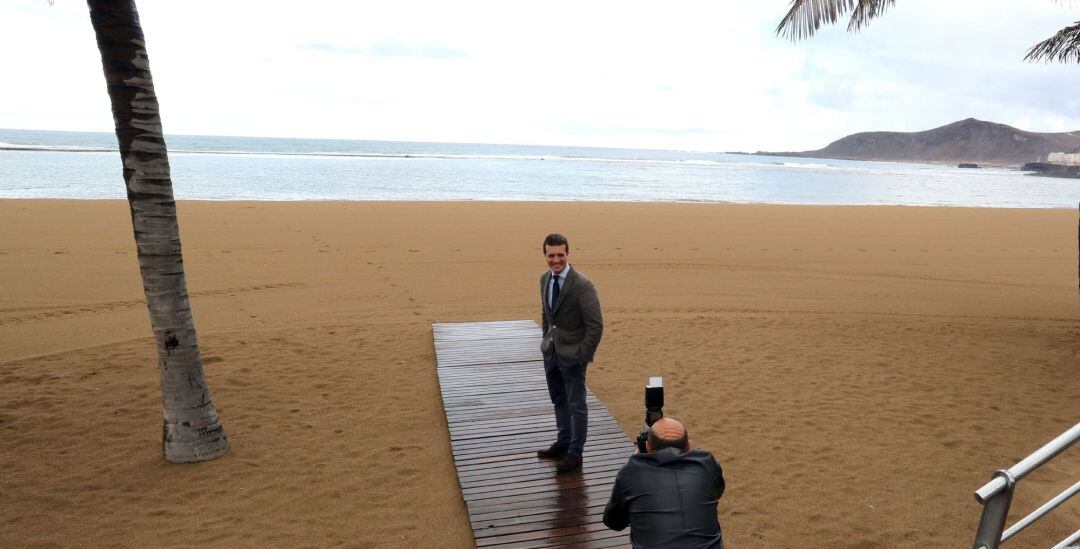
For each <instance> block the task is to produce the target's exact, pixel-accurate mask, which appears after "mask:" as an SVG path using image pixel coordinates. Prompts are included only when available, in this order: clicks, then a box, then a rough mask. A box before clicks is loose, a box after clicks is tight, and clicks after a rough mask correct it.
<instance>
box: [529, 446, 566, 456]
mask: <svg viewBox="0 0 1080 549" xmlns="http://www.w3.org/2000/svg"><path fill="white" fill-rule="evenodd" d="M565 456H566V447H565V446H559V445H558V444H552V445H551V447H550V448H546V449H544V450H538V451H537V452H536V457H538V458H540V459H562V458H563V457H565Z"/></svg>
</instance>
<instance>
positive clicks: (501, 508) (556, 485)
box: [432, 320, 634, 547]
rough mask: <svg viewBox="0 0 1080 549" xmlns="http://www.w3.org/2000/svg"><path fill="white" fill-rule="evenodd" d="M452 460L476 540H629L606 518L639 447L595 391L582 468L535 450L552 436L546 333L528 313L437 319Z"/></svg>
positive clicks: (543, 543) (512, 543) (551, 543)
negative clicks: (615, 487) (566, 468)
mask: <svg viewBox="0 0 1080 549" xmlns="http://www.w3.org/2000/svg"><path fill="white" fill-rule="evenodd" d="M432 332H433V334H434V339H435V357H436V361H437V363H438V370H437V373H438V377H439V386H440V388H441V391H442V400H443V413H444V414H445V415H446V420H447V429H448V430H449V432H450V446H451V449H452V450H453V453H454V466H455V469H456V470H457V474H458V481H459V484H460V486H461V492H462V498H463V499H464V500H465V503H466V506H467V507H468V511H469V520H470V522H471V524H472V528H473V536H474V539H475V540H476V542H477V546H478V547H556V546H574V547H626V546H629V544H630V540H629V533H628V532H626V531H624V532H613V531H611V530H608V529H607V528H605V527H604V525H603V524H602V523H601V521H600V519H601V515H602V513H603V506H604V504H605V503H606V502H607V498H608V496H609V495H610V492H611V485H612V483H613V482H614V479H615V474H616V473H617V472H618V470H619V468H620V467H622V465H623V464H625V463H626V460H627V458H629V456H630V455H631V454H632V453H633V450H634V449H633V445H632V444H631V443H630V441H629V440H628V439H627V437H626V434H625V433H624V432H623V431H622V429H621V428H620V427H619V425H618V423H617V422H616V421H615V419H614V418H613V417H612V416H611V414H610V413H609V412H608V411H607V408H605V407H604V404H603V402H601V401H600V400H599V399H597V398H596V396H595V395H593V394H592V392H591V391H589V392H588V393H587V395H586V401H587V402H588V405H589V437H588V441H587V442H586V444H585V455H584V463H583V467H582V469H581V471H575V472H572V473H564V474H559V473H557V472H556V471H555V463H554V461H551V460H542V459H539V458H538V457H537V456H536V451H537V450H539V449H540V448H543V447H546V446H547V445H548V444H550V443H551V441H552V440H554V438H555V418H554V413H553V410H552V406H551V401H550V400H549V399H548V395H547V382H546V380H545V378H544V362H543V357H541V356H540V330H539V327H538V326H537V325H536V323H535V322H533V321H531V320H521V321H500V322H476V323H464V324H445V323H440V324H434V325H433V326H432Z"/></svg>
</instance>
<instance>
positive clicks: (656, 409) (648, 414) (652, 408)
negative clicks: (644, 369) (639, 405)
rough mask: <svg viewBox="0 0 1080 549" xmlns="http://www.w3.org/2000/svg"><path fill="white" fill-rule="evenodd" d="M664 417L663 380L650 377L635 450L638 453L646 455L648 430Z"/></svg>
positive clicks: (646, 387)
mask: <svg viewBox="0 0 1080 549" xmlns="http://www.w3.org/2000/svg"><path fill="white" fill-rule="evenodd" d="M662 417H664V378H662V377H650V378H649V384H648V385H646V386H645V426H644V427H642V428H641V432H640V433H638V436H637V439H636V440H635V442H636V443H637V449H638V452H639V453H642V454H644V453H647V452H648V451H647V450H646V449H645V441H646V440H648V438H649V429H650V428H651V427H652V425H653V423H656V422H657V421H658V420H659V419H660V418H662Z"/></svg>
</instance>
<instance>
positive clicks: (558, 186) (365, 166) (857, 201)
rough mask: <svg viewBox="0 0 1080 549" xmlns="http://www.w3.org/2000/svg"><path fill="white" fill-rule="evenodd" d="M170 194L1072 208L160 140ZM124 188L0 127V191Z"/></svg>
mask: <svg viewBox="0 0 1080 549" xmlns="http://www.w3.org/2000/svg"><path fill="white" fill-rule="evenodd" d="M166 143H167V145H168V148H169V159H170V164H171V166H172V180H173V190H174V193H175V195H176V198H178V199H191V200H606V201H643V202H730V203H764V204H835V205H847V204H851V205H861V204H887V205H917V206H976V207H1020V208H1074V207H1076V205H1077V203H1078V202H1080V180H1075V179H1055V178H1048V177H1032V176H1028V175H1025V174H1023V173H1022V172H1019V171H1017V170H1011V169H1000V168H983V169H962V168H954V167H950V166H941V165H930V164H910V163H893V162H863V161H851V160H828V159H806V158H789V157H776V156H757V155H745V154H724V153H714V152H689V151H670V150H639V149H605V148H585V147H560V146H529V145H489V144H464V143H417V142H394V141H351V140H330V139H279V138H255V137H209V136H187V135H173V136H167V137H166ZM125 196H126V193H125V188H124V182H123V176H122V166H121V163H120V157H119V153H117V152H116V137H115V136H114V135H113V134H111V133H86V132H53V131H31V130H0V198H69V199H71V198H74V199H100V198H124V197H125Z"/></svg>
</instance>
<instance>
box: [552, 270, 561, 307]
mask: <svg viewBox="0 0 1080 549" xmlns="http://www.w3.org/2000/svg"><path fill="white" fill-rule="evenodd" d="M553 276H554V277H555V278H554V279H552V281H551V310H552V311H554V310H555V304H556V303H558V302H559V276H558V275H553Z"/></svg>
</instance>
